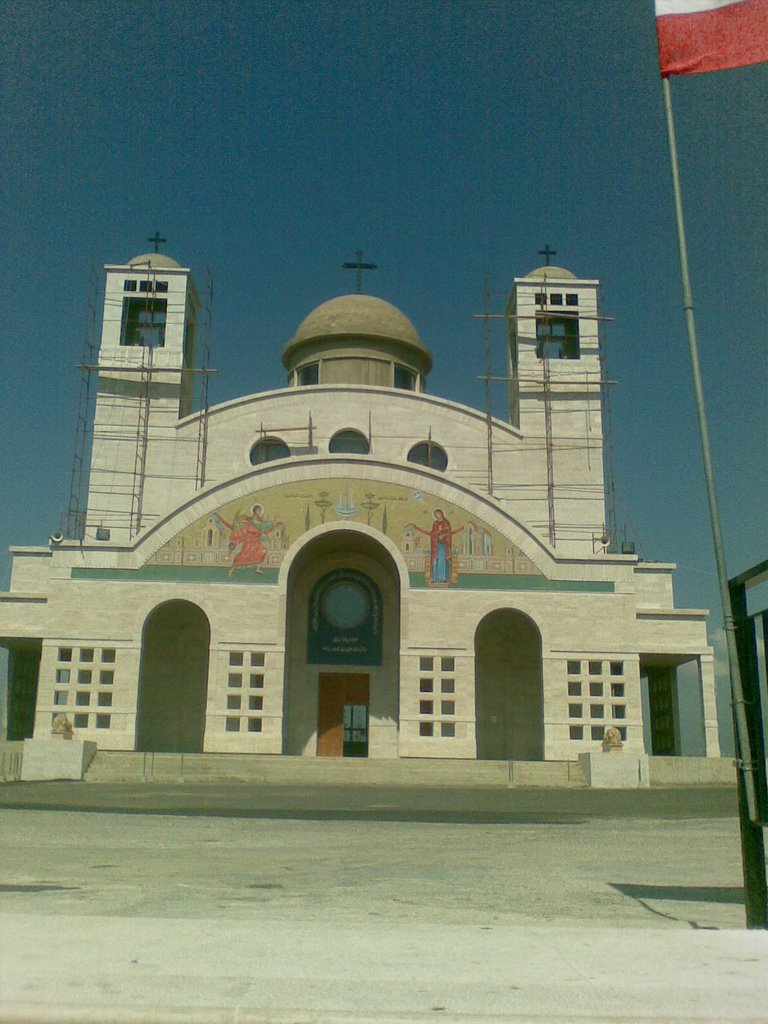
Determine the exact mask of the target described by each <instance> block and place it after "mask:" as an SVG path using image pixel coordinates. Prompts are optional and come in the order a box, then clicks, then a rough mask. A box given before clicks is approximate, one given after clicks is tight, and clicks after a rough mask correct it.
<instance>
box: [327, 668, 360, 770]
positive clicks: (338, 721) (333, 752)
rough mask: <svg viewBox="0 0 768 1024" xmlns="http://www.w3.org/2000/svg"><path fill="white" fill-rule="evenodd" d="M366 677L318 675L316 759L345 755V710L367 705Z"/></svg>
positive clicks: (342, 674)
mask: <svg viewBox="0 0 768 1024" xmlns="http://www.w3.org/2000/svg"><path fill="white" fill-rule="evenodd" d="M368 682H369V676H368V675H361V674H354V675H353V674H351V673H346V672H321V673H320V679H319V685H318V699H317V756H318V757H341V756H342V754H343V753H344V707H345V705H347V704H357V705H360V704H364V705H366V706H367V704H368Z"/></svg>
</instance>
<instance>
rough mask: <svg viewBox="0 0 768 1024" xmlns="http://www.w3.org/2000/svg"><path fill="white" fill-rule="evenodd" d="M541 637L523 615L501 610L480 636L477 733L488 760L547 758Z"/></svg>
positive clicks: (483, 625) (482, 756)
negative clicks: (545, 754)
mask: <svg viewBox="0 0 768 1024" xmlns="http://www.w3.org/2000/svg"><path fill="white" fill-rule="evenodd" d="M543 712H544V708H543V696H542V667H541V634H540V633H539V630H538V628H537V626H536V624H535V623H534V622H533V620H532V619H530V618H528V616H527V615H524V614H523V613H522V612H519V611H515V610H513V609H510V608H501V609H498V610H497V611H494V612H491V613H490V614H489V615H486V617H485V618H484V619H483V620H482V622H481V623H480V625H479V626H478V627H477V631H476V633H475V722H476V725H475V729H476V738H477V757H478V759H482V760H499V761H541V760H543V758H544V713H543Z"/></svg>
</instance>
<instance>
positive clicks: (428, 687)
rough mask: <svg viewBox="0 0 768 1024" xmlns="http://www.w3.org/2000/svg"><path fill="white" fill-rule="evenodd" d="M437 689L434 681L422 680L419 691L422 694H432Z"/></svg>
mask: <svg viewBox="0 0 768 1024" xmlns="http://www.w3.org/2000/svg"><path fill="white" fill-rule="evenodd" d="M434 688H435V681H434V679H420V680H419V690H420V692H421V693H432V691H433V690H434Z"/></svg>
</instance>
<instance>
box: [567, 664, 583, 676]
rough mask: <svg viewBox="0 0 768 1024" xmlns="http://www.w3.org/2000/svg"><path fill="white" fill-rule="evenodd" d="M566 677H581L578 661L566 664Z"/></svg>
mask: <svg viewBox="0 0 768 1024" xmlns="http://www.w3.org/2000/svg"><path fill="white" fill-rule="evenodd" d="M567 667H568V675H569V676H578V675H581V662H580V661H569V662H568V663H567Z"/></svg>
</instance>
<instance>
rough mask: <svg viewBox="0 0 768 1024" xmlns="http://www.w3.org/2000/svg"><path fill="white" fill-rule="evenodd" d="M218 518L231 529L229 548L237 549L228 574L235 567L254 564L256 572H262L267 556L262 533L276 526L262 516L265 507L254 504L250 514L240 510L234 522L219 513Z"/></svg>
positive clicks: (239, 567) (230, 573)
mask: <svg viewBox="0 0 768 1024" xmlns="http://www.w3.org/2000/svg"><path fill="white" fill-rule="evenodd" d="M215 514H216V518H217V519H218V520H219V522H221V523H222V524H223V525H224V526H226V527H227V528H228V529H229V530H230V531H231V533H230V535H229V550H230V551H235V550H236V549H237V550H236V553H235V557H234V559H233V560H232V565H231V566H230V568H229V572H228V574H227V575H228V576H231V575H232V573H233V572H234V571H235V569H243V568H245V567H247V566H253V567H254V568H255V569H256V572H261V565H262V562H263V561H264V559H265V558H266V557H267V549H266V548H265V547H264V545H263V544H262V542H261V538H262V535H263V534H265V533H269V532H270V531H271V530H273V529H274V528H275V524H274V523H268V522H265V520H264V519H263V518H262V516H263V515H264V509H263V507H262V506H261V505H254V506H253V508H252V509H251V514H250V516H247V515H245V513H243V512H238V514H237V515H236V516H235V521H234V523H228V522H227V521H226V519H224V518H222V516H220V515H219V513H218V512H217V513H215Z"/></svg>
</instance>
